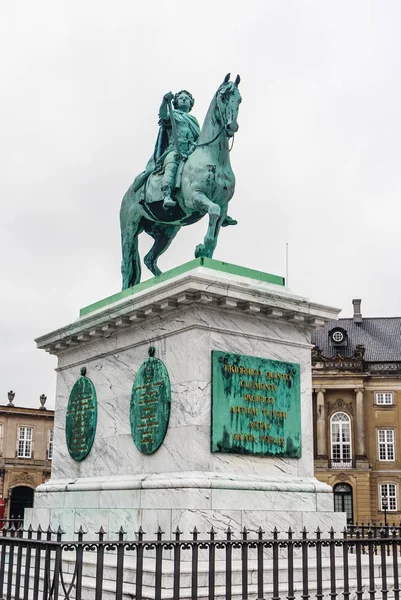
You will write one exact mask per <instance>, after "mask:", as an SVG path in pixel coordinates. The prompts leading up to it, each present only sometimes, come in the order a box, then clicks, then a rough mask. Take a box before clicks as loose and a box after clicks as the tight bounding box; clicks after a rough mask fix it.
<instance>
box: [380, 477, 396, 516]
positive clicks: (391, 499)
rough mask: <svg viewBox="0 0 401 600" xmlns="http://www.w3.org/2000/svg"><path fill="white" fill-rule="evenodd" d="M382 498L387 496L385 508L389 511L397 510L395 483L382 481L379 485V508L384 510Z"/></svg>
mask: <svg viewBox="0 0 401 600" xmlns="http://www.w3.org/2000/svg"><path fill="white" fill-rule="evenodd" d="M383 498H387V508H386V510H389V511H393V512H394V511H396V510H397V486H396V484H395V483H382V484H381V485H380V510H384V506H383Z"/></svg>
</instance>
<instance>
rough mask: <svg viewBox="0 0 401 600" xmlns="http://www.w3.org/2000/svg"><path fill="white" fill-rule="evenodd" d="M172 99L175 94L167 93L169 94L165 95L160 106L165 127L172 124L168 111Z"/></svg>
mask: <svg viewBox="0 0 401 600" xmlns="http://www.w3.org/2000/svg"><path fill="white" fill-rule="evenodd" d="M172 99H173V94H172V93H171V92H167V94H164V96H163V101H162V103H161V105H160V109H159V117H160V120H161V121H162V122H163V123H164V124H165V125H168V124H169V123H170V113H169V109H168V104H169V102H171V100H172Z"/></svg>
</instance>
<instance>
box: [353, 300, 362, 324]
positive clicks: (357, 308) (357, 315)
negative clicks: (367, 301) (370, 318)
mask: <svg viewBox="0 0 401 600" xmlns="http://www.w3.org/2000/svg"><path fill="white" fill-rule="evenodd" d="M361 302H362V300H361V299H354V300H353V301H352V304H353V305H354V316H353V317H352V320H353V321H354V323H362V313H361Z"/></svg>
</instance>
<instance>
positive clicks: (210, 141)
mask: <svg viewBox="0 0 401 600" xmlns="http://www.w3.org/2000/svg"><path fill="white" fill-rule="evenodd" d="M218 93H219V92H217V93H216V106H217V110H218V111H219V116H220V120H221V122H222V123H223V125H222V126H221V129H220V130H219V132H218V133H217V135H215V136H214V138H213V139H212V140H209V141H208V142H203V143H202V144H196V145H195V148H201V147H202V146H209V144H213V142H215V141H216V140H217V138H218V137H220V134H221V133H222V132H223V130H224V129H225V127H226V126H225V125H224V119H223V117H222V115H221V110H220V106H219V104H218V102H217V94H218ZM227 137H228V136H227ZM231 137H232V138H233V143H232V145H231V148H230V150H229V151H230V152H231V150H232V147H233V145H234V134H233V135H232V136H231Z"/></svg>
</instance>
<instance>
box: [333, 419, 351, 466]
mask: <svg viewBox="0 0 401 600" xmlns="http://www.w3.org/2000/svg"><path fill="white" fill-rule="evenodd" d="M351 450H352V449H351V419H350V418H349V416H348V415H347V414H346V413H343V412H337V413H335V414H334V415H333V416H332V417H331V466H332V467H333V468H339V469H344V468H345V469H346V468H347V467H348V468H351V467H352V452H351Z"/></svg>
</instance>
